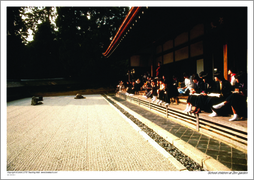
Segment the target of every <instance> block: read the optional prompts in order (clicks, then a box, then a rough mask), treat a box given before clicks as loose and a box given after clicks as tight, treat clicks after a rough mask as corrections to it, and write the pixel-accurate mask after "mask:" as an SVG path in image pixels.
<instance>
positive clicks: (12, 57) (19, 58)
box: [6, 7, 26, 79]
mask: <svg viewBox="0 0 254 180" xmlns="http://www.w3.org/2000/svg"><path fill="white" fill-rule="evenodd" d="M6 34H7V63H6V64H7V78H8V79H16V78H19V77H20V76H21V75H22V66H23V60H24V59H25V55H24V51H25V49H24V48H25V46H24V44H23V43H22V41H23V40H22V36H21V35H22V34H26V27H25V26H24V23H23V21H22V19H21V17H20V8H19V7H7V32H6Z"/></svg>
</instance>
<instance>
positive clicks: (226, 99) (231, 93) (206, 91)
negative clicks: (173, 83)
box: [179, 70, 247, 121]
mask: <svg viewBox="0 0 254 180" xmlns="http://www.w3.org/2000/svg"><path fill="white" fill-rule="evenodd" d="M228 75H229V76H230V79H229V80H225V78H224V76H223V74H221V73H220V72H219V73H215V74H214V80H210V79H209V78H208V75H207V73H205V72H201V73H200V74H199V75H197V74H194V75H193V76H192V77H191V78H190V81H191V82H192V83H190V85H189V86H188V87H186V88H185V89H187V90H188V91H189V95H188V99H187V105H186V109H185V110H184V112H186V113H194V114H198V113H201V111H202V110H203V111H205V112H209V113H211V114H209V116H210V117H215V116H224V115H228V114H233V117H232V118H230V119H229V121H235V120H238V119H239V116H240V117H246V116H247V101H246V100H247V75H246V74H245V73H243V72H239V73H237V74H234V73H232V72H231V70H229V71H228ZM187 90H185V92H186V91H187ZM181 91H182V90H180V91H179V93H181ZM192 107H194V110H192Z"/></svg>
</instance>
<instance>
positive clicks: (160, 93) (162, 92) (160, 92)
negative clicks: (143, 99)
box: [156, 80, 166, 105]
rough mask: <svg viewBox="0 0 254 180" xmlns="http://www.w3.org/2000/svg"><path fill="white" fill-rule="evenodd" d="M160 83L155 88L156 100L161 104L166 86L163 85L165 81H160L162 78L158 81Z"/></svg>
mask: <svg viewBox="0 0 254 180" xmlns="http://www.w3.org/2000/svg"><path fill="white" fill-rule="evenodd" d="M159 82H160V83H159V84H160V86H159V88H158V90H157V94H158V100H157V101H156V103H157V104H160V105H161V104H162V102H163V101H164V98H165V89H166V86H165V83H164V82H162V80H160V81H159Z"/></svg>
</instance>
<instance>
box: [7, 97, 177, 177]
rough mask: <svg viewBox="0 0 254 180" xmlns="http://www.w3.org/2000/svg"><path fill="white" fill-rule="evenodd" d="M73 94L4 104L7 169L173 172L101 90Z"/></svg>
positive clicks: (166, 160)
mask: <svg viewBox="0 0 254 180" xmlns="http://www.w3.org/2000/svg"><path fill="white" fill-rule="evenodd" d="M74 97H75V96H53V97H43V104H40V105H36V106H34V105H31V98H24V99H20V100H16V101H11V102H8V103H7V114H6V115H7V120H6V123H7V124H6V127H7V129H6V130H7V134H6V135H7V148H6V150H7V152H6V155H7V159H6V165H5V166H6V167H4V168H6V170H7V171H16V172H17V171H96V172H97V171H134V172H135V171H166V172H168V171H178V169H177V167H176V166H175V165H174V164H173V163H172V162H171V161H170V160H169V159H168V158H166V157H165V156H163V154H161V153H160V152H159V151H158V150H157V149H156V148H154V147H153V146H152V145H151V144H150V143H149V142H148V141H147V140H146V139H145V138H143V137H142V136H141V135H140V133H139V132H137V131H136V130H135V129H134V128H133V127H132V126H131V125H130V124H129V122H127V121H126V120H125V119H124V118H123V117H122V115H120V114H119V112H118V111H116V109H115V108H113V107H112V106H111V105H110V104H109V103H108V102H107V101H106V100H105V99H104V98H103V97H102V96H101V95H100V94H97V95H85V97H86V98H85V99H74ZM4 149H5V148H4ZM121 175H122V174H121Z"/></svg>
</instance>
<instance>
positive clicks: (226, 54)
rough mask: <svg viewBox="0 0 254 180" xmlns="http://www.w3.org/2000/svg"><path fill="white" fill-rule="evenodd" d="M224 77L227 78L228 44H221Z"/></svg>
mask: <svg viewBox="0 0 254 180" xmlns="http://www.w3.org/2000/svg"><path fill="white" fill-rule="evenodd" d="M223 60H224V61H223V63H224V78H225V79H226V80H228V46H227V44H225V45H223Z"/></svg>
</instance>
